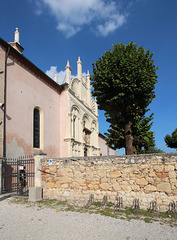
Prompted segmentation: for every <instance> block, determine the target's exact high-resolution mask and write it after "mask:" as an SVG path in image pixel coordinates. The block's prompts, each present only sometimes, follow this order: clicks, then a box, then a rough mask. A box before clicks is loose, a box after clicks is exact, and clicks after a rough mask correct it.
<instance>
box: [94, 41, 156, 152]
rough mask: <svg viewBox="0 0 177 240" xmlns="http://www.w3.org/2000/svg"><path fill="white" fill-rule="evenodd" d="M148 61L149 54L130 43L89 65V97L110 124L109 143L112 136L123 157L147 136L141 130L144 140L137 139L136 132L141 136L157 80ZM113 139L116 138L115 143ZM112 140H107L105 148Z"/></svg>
mask: <svg viewBox="0 0 177 240" xmlns="http://www.w3.org/2000/svg"><path fill="white" fill-rule="evenodd" d="M152 57H153V54H152V53H150V51H149V50H147V51H146V50H145V49H144V48H143V47H142V46H139V47H138V48H137V46H136V44H135V43H132V42H131V43H129V44H128V45H124V44H114V48H113V50H109V51H106V52H105V54H104V55H103V56H102V57H101V58H99V59H98V60H97V61H96V62H95V63H93V76H92V86H93V88H94V90H93V95H94V96H96V97H97V102H98V106H99V109H101V110H104V111H105V112H106V114H105V116H106V117H108V122H110V124H111V125H110V131H111V136H110V139H111V137H112V136H114V137H115V138H114V141H115V146H116V147H117V146H118V144H120V146H122V147H125V149H126V154H133V153H134V151H135V150H136V147H137V140H138V144H140V142H143V141H145V138H146V137H147V135H148V134H149V131H146V130H143V132H144V133H146V134H145V136H142V137H141V138H140V136H139V133H140V132H141V133H143V132H142V131H141V128H142V127H143V125H144V126H145V125H146V124H145V119H146V117H145V114H146V112H147V111H148V109H147V107H148V105H149V104H150V103H151V102H152V100H153V98H154V97H155V93H154V88H155V84H156V83H157V77H158V76H157V75H156V70H157V68H156V67H155V66H154V61H153V60H152ZM150 118H151V117H150ZM143 119H144V120H143ZM146 120H148V119H146ZM148 123H149V122H148ZM115 131H117V132H116V133H115ZM150 135H152V133H150ZM150 135H149V138H151V140H152V137H150ZM116 136H119V138H117V140H116ZM112 140H113V138H112ZM112 140H109V137H108V143H109V144H111V143H110V142H109V141H112ZM112 144H113V142H112Z"/></svg>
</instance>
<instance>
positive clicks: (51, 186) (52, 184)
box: [46, 182, 55, 188]
mask: <svg viewBox="0 0 177 240" xmlns="http://www.w3.org/2000/svg"><path fill="white" fill-rule="evenodd" d="M46 187H48V188H54V187H55V184H54V182H47V184H46Z"/></svg>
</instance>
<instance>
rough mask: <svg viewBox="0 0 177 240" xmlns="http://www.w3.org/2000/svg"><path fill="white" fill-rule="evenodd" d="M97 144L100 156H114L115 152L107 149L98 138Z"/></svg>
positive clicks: (100, 138)
mask: <svg viewBox="0 0 177 240" xmlns="http://www.w3.org/2000/svg"><path fill="white" fill-rule="evenodd" d="M98 144H99V147H100V154H101V155H102V156H111V155H116V151H115V150H114V149H112V148H109V147H108V146H107V145H106V141H105V140H104V139H103V138H102V137H100V136H99V137H98Z"/></svg>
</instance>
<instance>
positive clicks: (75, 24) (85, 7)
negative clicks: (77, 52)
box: [35, 0, 126, 38]
mask: <svg viewBox="0 0 177 240" xmlns="http://www.w3.org/2000/svg"><path fill="white" fill-rule="evenodd" d="M119 2H120V1H118V2H116V1H114V0H109V1H104V0H36V1H35V3H36V4H37V5H38V6H37V5H36V7H37V9H38V8H39V9H38V12H40V13H41V9H42V7H41V6H43V10H44V9H45V8H46V7H47V8H46V9H47V10H49V11H50V13H51V14H52V15H53V16H54V17H55V18H56V21H57V29H58V30H59V31H62V32H63V33H64V34H65V36H66V37H67V38H69V37H71V36H73V35H75V34H76V33H77V32H79V31H81V29H82V28H83V26H86V25H87V26H90V25H92V28H93V29H94V30H95V31H98V32H97V33H99V35H102V36H107V35H108V34H109V33H111V32H114V31H115V30H116V29H118V28H119V27H120V26H122V25H123V24H124V23H125V21H126V14H122V13H121V12H120V9H119V6H118V4H119ZM36 11H37V10H36Z"/></svg>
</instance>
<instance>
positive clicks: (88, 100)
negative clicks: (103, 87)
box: [86, 70, 91, 107]
mask: <svg viewBox="0 0 177 240" xmlns="http://www.w3.org/2000/svg"><path fill="white" fill-rule="evenodd" d="M86 77H87V104H88V105H89V107H90V99H91V96H90V95H91V93H90V74H89V70H88V71H87V76H86Z"/></svg>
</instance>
